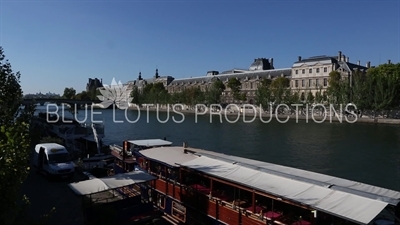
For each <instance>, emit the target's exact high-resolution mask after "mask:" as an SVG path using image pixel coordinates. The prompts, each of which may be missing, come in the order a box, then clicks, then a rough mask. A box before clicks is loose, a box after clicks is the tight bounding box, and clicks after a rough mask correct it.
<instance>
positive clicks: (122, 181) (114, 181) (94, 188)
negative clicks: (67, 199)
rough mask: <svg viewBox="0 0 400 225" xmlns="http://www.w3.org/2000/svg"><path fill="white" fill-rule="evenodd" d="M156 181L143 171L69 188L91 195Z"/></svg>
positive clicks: (96, 179) (97, 179)
mask: <svg viewBox="0 0 400 225" xmlns="http://www.w3.org/2000/svg"><path fill="white" fill-rule="evenodd" d="M155 179H157V178H156V177H154V176H152V175H150V174H148V173H145V172H142V171H132V172H129V173H119V174H117V175H114V176H109V177H104V178H94V179H91V180H85V181H81V182H77V183H70V184H68V186H69V187H70V188H71V189H72V190H73V191H74V192H75V193H76V194H77V195H90V194H95V193H99V192H103V191H108V190H112V189H115V188H120V187H124V186H128V185H132V184H140V183H144V182H147V181H151V180H155Z"/></svg>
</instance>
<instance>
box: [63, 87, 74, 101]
mask: <svg viewBox="0 0 400 225" xmlns="http://www.w3.org/2000/svg"><path fill="white" fill-rule="evenodd" d="M75 95H76V90H75V89H74V88H72V87H71V88H65V89H64V94H63V97H64V98H65V99H74V97H75Z"/></svg>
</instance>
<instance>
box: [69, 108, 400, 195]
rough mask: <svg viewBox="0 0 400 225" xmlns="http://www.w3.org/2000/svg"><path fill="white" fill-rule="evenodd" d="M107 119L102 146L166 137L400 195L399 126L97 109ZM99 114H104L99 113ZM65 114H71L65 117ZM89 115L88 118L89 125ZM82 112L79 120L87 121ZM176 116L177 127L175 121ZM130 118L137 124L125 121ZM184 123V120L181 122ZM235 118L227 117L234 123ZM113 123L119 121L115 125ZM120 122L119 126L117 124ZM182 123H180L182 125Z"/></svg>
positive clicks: (178, 141) (192, 145)
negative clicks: (369, 185)
mask: <svg viewBox="0 0 400 225" xmlns="http://www.w3.org/2000/svg"><path fill="white" fill-rule="evenodd" d="M96 113H99V114H94V115H93V118H94V119H95V120H100V121H102V120H104V121H105V123H106V128H105V130H106V131H105V132H106V137H105V139H104V143H107V144H111V143H116V144H120V145H121V144H122V141H123V140H127V139H145V138H164V137H166V138H167V140H170V141H172V142H173V143H174V145H181V144H182V142H188V143H189V146H191V147H197V148H202V149H206V150H211V151H216V152H222V153H226V154H231V155H237V156H241V157H246V158H251V159H256V160H261V161H267V162H271V163H276V164H280V165H286V166H292V167H297V168H300V169H305V170H310V171H315V172H320V173H325V174H329V175H334V176H338V177H343V178H347V179H351V180H357V181H360V182H365V183H370V184H374V185H378V186H382V187H387V188H390V189H394V190H399V191H400V139H399V137H400V127H399V126H396V125H383V124H380V125H376V124H362V123H355V124H349V123H347V122H345V121H343V123H341V124H340V123H337V122H336V123H323V124H317V123H314V122H312V120H309V123H306V122H305V121H302V120H299V121H298V122H297V123H296V121H295V120H290V121H289V122H287V123H284V124H282V123H279V122H277V121H276V119H273V120H272V121H271V122H270V123H263V122H261V121H260V119H259V118H257V119H256V120H255V121H253V122H251V123H244V122H243V119H242V118H240V120H239V121H238V122H236V123H229V122H228V121H227V120H226V119H225V118H224V116H222V123H221V122H220V121H219V117H218V116H212V117H210V116H209V115H204V116H197V118H196V116H195V115H193V114H184V118H183V117H182V115H178V114H173V113H172V112H171V113H170V115H169V117H167V113H160V114H159V119H160V120H163V121H164V120H165V121H164V123H160V122H158V120H157V113H156V112H149V113H148V115H147V113H146V112H145V111H142V112H141V113H140V115H139V119H138V120H137V121H134V120H136V119H137V118H138V112H137V111H127V112H125V111H123V110H116V111H115V113H114V112H113V110H96ZM100 113H101V114H100ZM66 114H67V113H66ZM90 114H91V113H90V111H89V112H88V119H89V120H90V119H91V118H90V117H91V116H90ZM84 116H85V114H84V111H83V110H81V111H79V113H78V115H77V117H78V118H80V119H83V118H84ZM172 116H174V118H175V120H176V121H178V122H174V121H173V118H172ZM126 118H128V119H129V120H131V121H134V123H133V122H129V121H127V120H126ZM182 119H184V120H183V121H182ZM234 119H235V118H229V120H231V121H233V120H234ZM114 121H115V122H114ZM116 121H120V122H116ZM181 121H182V122H181ZM179 122H181V123H179Z"/></svg>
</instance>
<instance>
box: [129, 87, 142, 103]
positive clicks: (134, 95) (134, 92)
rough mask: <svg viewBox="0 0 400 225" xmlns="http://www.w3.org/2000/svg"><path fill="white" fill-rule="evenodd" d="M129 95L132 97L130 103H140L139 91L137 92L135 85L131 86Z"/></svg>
mask: <svg viewBox="0 0 400 225" xmlns="http://www.w3.org/2000/svg"><path fill="white" fill-rule="evenodd" d="M131 97H132V103H134V104H137V105H140V103H141V102H140V97H141V96H140V92H139V89H138V88H137V87H136V86H135V87H133V89H132V92H131Z"/></svg>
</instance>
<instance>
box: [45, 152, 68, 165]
mask: <svg viewBox="0 0 400 225" xmlns="http://www.w3.org/2000/svg"><path fill="white" fill-rule="evenodd" d="M48 157H49V163H50V164H53V163H66V162H68V161H69V156H68V154H67V153H61V154H51V155H49V156H48Z"/></svg>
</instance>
